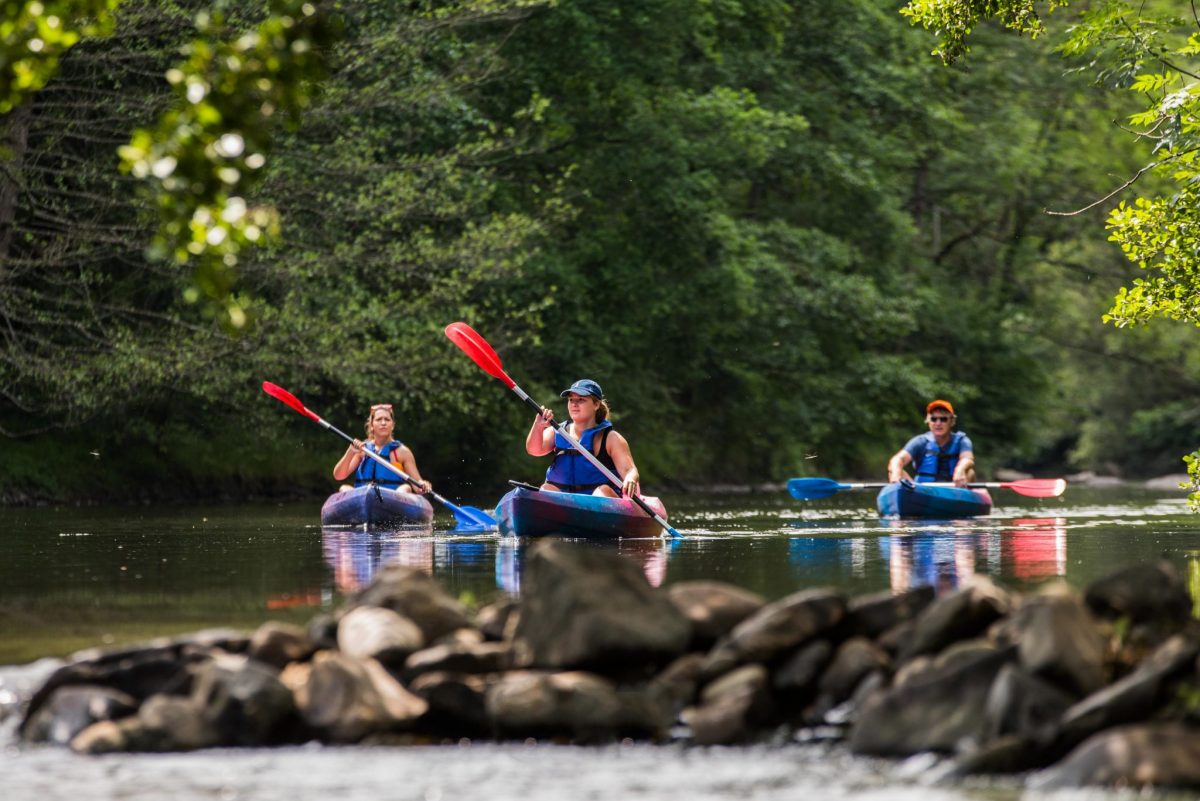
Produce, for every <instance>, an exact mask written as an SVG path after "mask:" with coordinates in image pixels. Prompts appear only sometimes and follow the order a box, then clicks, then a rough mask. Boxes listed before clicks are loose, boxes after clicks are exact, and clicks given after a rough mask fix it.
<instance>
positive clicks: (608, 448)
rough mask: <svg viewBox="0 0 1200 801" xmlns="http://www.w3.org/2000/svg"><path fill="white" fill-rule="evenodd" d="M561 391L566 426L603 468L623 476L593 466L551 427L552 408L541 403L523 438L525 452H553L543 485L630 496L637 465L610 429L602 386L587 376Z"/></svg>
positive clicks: (552, 488)
mask: <svg viewBox="0 0 1200 801" xmlns="http://www.w3.org/2000/svg"><path fill="white" fill-rule="evenodd" d="M561 396H562V397H564V398H566V399H567V414H568V415H570V417H571V423H570V425H569V426H568V430H569V431H570V432H571V435H572V436H574V437H575V439H577V440H579V442H580V443H581V444H582V445H583V447H585V448H587V449H589V450H590V451H591V452H592V453H593V454H594V455H595V456H596V458H597V459H599V460H600V462H601V463H602V464H603V465H604V466H605V467H607V468H608V469H609V470H611V471H612V472H613V473H614V474H615V475H617V476H620V477H621V486H619V487H618V486H616V485H615V484H613V483H612V482H610V481H609V480H608V479H606V478H605V477H604V474H603V473H601V472H600V471H599V470H597V469H596V466H595V465H593V464H592V463H591V462H589V461H588V460H587V458H586V457H585V456H584V455H583V454H581V453H579V451H577V450H575V449H574V448H573V447H572V446H571V443H570V442H568V441H567V440H566V438H565V437H563V435H562V434H560V433H558V431H556V430H555V429H554V426H553V425H552V422H553V421H554V412H552V411H550V410H549V409H547V408H546V407H544V406H543V407H542V413H541V414H540V415H538V416H537V417H535V418H534V419H533V426H532V427H531V428H530V429H529V435H528V436H526V437H525V451H526V452H527V453H529V455H530V456H547V455H549V454H551V453H552V454H554V461H553V462H552V463H551V464H550V468H549V469H548V470H547V471H546V483H544V484H542V487H541V488H542V489H543V490H550V491H554V492H578V493H585V494H591V495H606V496H609V497H614V498H615V497H617V496H618V495H621V494H624V495H626V496H628V495H633V494H635V493H639V492H640V489H639V487H638V480H639V478H640V476H639V475H638V469H637V465H635V464H634V463H633V455H632V454H631V453H630V452H629V443H628V442H626V441H625V438H624V437H623V436H621V435H620V434H618V433H617V432H616V431H615V430H614V429H613V426H612V421H610V420H609V419H608V412H609V409H608V402H607V401H606V400H604V392H603V391H602V390H601V389H600V385H599V384H597V383H596V382H595V381H593V380H591V379H590V378H581V379H579V380H578V381H576V382H575V383H574V384H572V385H571V386H569V387H567V388H566V389H564V390H563V391H562V393H561Z"/></svg>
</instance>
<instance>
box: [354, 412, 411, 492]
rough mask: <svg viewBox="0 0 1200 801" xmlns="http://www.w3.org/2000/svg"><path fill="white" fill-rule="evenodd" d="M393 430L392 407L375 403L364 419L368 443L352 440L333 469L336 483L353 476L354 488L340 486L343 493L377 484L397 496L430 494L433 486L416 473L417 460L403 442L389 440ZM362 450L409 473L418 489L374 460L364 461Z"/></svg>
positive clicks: (394, 421)
mask: <svg viewBox="0 0 1200 801" xmlns="http://www.w3.org/2000/svg"><path fill="white" fill-rule="evenodd" d="M395 427H396V420H395V418H394V417H393V416H392V404H390V403H377V404H375V405H374V406H372V407H371V411H370V413H369V414H368V415H367V439H368V440H369V441H368V442H366V443H364V442H363V441H362V440H360V439H356V440H354V442H353V443H352V444H351V445H350V447H348V448H346V452H345V453H343V454H342V458H341V459H339V460H338V463H337V464H335V465H334V466H333V477H334V478H335V479H337V480H338V481H345V480H346V479H348V478H349V477H350V476H354V484H345V485H343V486H342V487H341V490H342V492H347V491H349V490H352V489H354V488H355V487H362V486H366V485H367V484H378V485H379V486H382V487H387V488H388V489H394V490H396V491H397V492H429V491H430V490H431V489H433V485H432V484H430V483H429V482H428V481H425V480H424V479H422V478H421V472H420V471H419V470H417V459H416V457H415V456H413V452H412V449H411V448H409V447H408V446H407V445H405V444H404V443H403V442H400V441H399V440H396V439H392V432H393V431H394V429H395ZM364 448H365V449H366V450H369V451H371V452H372V453H377V454H379V456H381V457H382V458H384V459H386V460H388V461H389V462H391V463H392V464H394V465H396V466H397V467H399V468H400V469H401V470H403V471H404V472H405V473H408V474H409V475H410V476H412V477H413V478H414V479H416V481H417V482H418V483H420V485H421V487H420V489H414V487H413V485H412V484H410V483H408V482H407V481H405V480H404V479H402V478H400V476H398V475H396V474H395V473H393V472H392V471H391V470H388V469H387V468H386V467H384V466H383V465H381V464H379V463H378V462H376V461H375V460H374V459H369V458H367V456H366V455H365V454H364V453H363V449H364Z"/></svg>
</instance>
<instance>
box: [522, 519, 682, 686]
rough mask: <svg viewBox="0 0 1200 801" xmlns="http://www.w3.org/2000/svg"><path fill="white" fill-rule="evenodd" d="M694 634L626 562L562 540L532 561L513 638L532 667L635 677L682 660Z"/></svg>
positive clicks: (535, 552) (543, 547)
mask: <svg viewBox="0 0 1200 801" xmlns="http://www.w3.org/2000/svg"><path fill="white" fill-rule="evenodd" d="M691 633H692V631H691V625H690V624H689V623H688V620H687V618H685V617H684V616H683V614H682V613H681V612H680V611H679V610H678V609H677V608H676V607H675V605H674V604H672V603H671V602H670V600H669V599H668V598H667V596H666V593H665V592H663V591H661V590H657V589H654V588H653V587H651V586H650V585H649V584H648V583H647V582H646V577H645V575H644V574H643V573H642V570H641V567H640V566H639V565H638V564H637V563H636V562H635V561H633V560H632V559H629V558H628V557H625V556H621V555H619V554H617V553H614V552H612V551H609V550H602V549H600V548H597V547H590V546H583V545H579V544H574V543H566V542H562V541H559V540H544V541H541V542H537V543H535V544H534V545H533V546H532V547H531V548H530V550H529V552H528V554H527V556H526V562H525V572H524V577H523V584H522V595H521V609H520V619H519V621H518V623H517V626H516V632H515V636H516V639H517V640H518V641H520V642H521V643H522V644H523V646H524V647H525V648H527V649H528V659H529V664H531V665H532V666H535V667H544V668H580V669H589V670H593V671H596V672H602V673H608V674H613V675H617V674H624V673H630V672H634V671H637V670H639V669H640V668H642V667H645V666H653V665H660V664H665V663H666V662H668V661H670V660H671V659H673V658H674V657H676V656H678V655H680V654H681V653H683V651H684V649H685V648H686V646H687V644H688V641H689V639H690V638H691Z"/></svg>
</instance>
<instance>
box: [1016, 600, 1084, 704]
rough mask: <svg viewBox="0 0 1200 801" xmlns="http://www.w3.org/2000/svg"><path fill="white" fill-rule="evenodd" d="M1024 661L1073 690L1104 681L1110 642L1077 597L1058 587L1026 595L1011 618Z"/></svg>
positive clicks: (1078, 691) (1033, 670)
mask: <svg viewBox="0 0 1200 801" xmlns="http://www.w3.org/2000/svg"><path fill="white" fill-rule="evenodd" d="M1011 625H1012V628H1013V629H1014V630H1015V631H1016V633H1017V638H1018V642H1019V646H1018V647H1019V654H1020V660H1021V665H1022V666H1023V667H1024V668H1025V669H1026V670H1027V671H1029V672H1030V673H1032V674H1034V675H1038V676H1042V677H1043V678H1045V679H1047V680H1048V681H1051V682H1054V683H1056V684H1058V685H1059V686H1061V687H1063V688H1064V689H1066V690H1067V691H1068V692H1071V693H1074V694H1075V695H1076V697H1079V696H1084V695H1087V694H1088V693H1092V692H1095V691H1096V690H1098V689H1100V687H1102V686H1103V685H1104V681H1105V670H1104V654H1105V648H1106V646H1107V640H1106V638H1105V637H1104V635H1103V634H1102V633H1101V632H1100V629H1099V628H1098V627H1097V625H1096V622H1095V621H1094V620H1093V619H1092V616H1091V614H1090V613H1089V612H1088V610H1087V608H1086V607H1085V606H1084V605H1083V602H1082V601H1080V600H1079V598H1078V596H1076V595H1075V594H1074V593H1072V592H1070V591H1069V590H1067V589H1066V588H1065V587H1063V586H1061V585H1058V586H1056V587H1054V588H1052V589H1049V590H1048V591H1044V592H1042V593H1041V594H1039V595H1037V596H1034V597H1032V598H1028V599H1026V600H1025V602H1024V603H1022V604H1021V606H1020V608H1018V609H1017V611H1016V612H1015V613H1014V614H1013V616H1012V621H1011Z"/></svg>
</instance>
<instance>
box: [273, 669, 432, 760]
mask: <svg viewBox="0 0 1200 801" xmlns="http://www.w3.org/2000/svg"><path fill="white" fill-rule="evenodd" d="M294 675H295V677H294V678H287V679H286V680H287V681H288V683H289V685H290V686H292V689H293V692H294V694H295V698H296V705H297V707H299V709H300V713H301V715H302V716H303V717H304V720H305V721H306V722H307V723H308V725H309V726H311V727H312V728H313V729H315V730H316V731H317V732H318V733H320V734H321V735H322V736H323V737H324V738H325V739H327V740H329V741H332V742H339V743H353V742H357V741H359V740H361V739H362V738H364V737H366V736H368V735H371V734H380V733H386V732H392V731H404V730H407V729H410V728H412V726H413V724H415V723H416V721H417V720H419V719H420V717H421V716H422V715H424V714H425V712H426V711H427V710H428V708H429V705H428V704H427V703H426V702H425V700H424V699H422V698H418V697H417V696H415V695H413V694H412V693H410V692H409V691H408V690H406V689H404V687H403V686H401V684H400V682H398V681H396V680H395V678H393V677H392V675H391V674H390V673H388V672H387V670H386V669H385V668H384V667H383V665H381V664H380V663H379V662H377V661H375V660H373V659H371V660H356V659H352V658H350V657H348V656H346V655H345V654H340V653H337V652H332V651H321V652H319V653H317V654H316V656H314V657H313V661H312V665H311V666H308V665H305V666H303V668H298V669H297V670H296V671H295V673H294ZM285 678H286V677H285Z"/></svg>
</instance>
